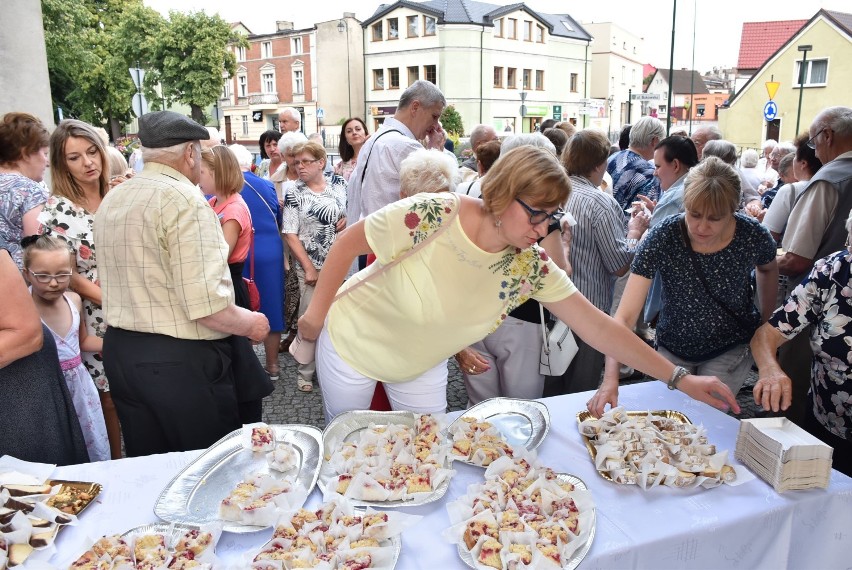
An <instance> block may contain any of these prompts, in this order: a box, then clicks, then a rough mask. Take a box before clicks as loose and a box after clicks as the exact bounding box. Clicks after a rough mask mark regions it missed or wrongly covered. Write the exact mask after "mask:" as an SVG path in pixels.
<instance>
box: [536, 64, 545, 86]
mask: <svg viewBox="0 0 852 570" xmlns="http://www.w3.org/2000/svg"><path fill="white" fill-rule="evenodd" d="M535 88H536V89H538V90H539V91H541V90H542V89H544V70H543V69H536V70H535Z"/></svg>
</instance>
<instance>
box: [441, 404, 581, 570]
mask: <svg viewBox="0 0 852 570" xmlns="http://www.w3.org/2000/svg"><path fill="white" fill-rule="evenodd" d="M483 403H484V402H483ZM556 479H557V480H558V481H560V482H562V483H571V484H572V485H574V488H575V489H579V490H580V491H588V490H589V488H588V487H586V484H585V483H584V482H583V480H582V479H580V478H579V477H576V476H574V475H571V474H569V473H557V474H556ZM591 520H592V530H591V532H589V538H588V539H586V542H585V544H583V546H581V547H580V548H579V549H578V550H576V551H575V552H574V556H573V557H572V558H571V559H570V560H569V561H568V562H567V563H565V564H563V565H562V568H563V570H574V569H575V568H577V566H579V565H580V562H582V561H583V558H585V557H586V554H588V553H589V549H590V548H592V541H594V540H595V529H596V528H597V513H596V511H595V509H592V519H591ZM456 548H457V549H458V551H459V558H461V559H462V562H464V563H465V564H467V565H468V566H470V567H471V568H476V564H474V561H473V555H472V554H471V553H470V550H468V549H467V548H465V545H464V544H462V543H457V544H456Z"/></svg>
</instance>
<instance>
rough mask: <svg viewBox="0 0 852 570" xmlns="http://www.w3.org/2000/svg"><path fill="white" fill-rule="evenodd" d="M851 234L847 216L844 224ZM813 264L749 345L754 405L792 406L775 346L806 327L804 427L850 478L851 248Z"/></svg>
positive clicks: (789, 386)
mask: <svg viewBox="0 0 852 570" xmlns="http://www.w3.org/2000/svg"><path fill="white" fill-rule="evenodd" d="M846 230H847V231H848V232H850V236H852V215H850V216H849V218H848V219H847V220H846ZM850 243H852V242H850V238H847V239H846V244H847V245H846V249H844V250H841V251H838V252H837V253H832V254H831V255H829V256H828V257H824V258H823V259H820V260H817V262H816V263H815V264H814V268H813V269H812V270H811V273H810V275H808V276H807V277H806V278H805V279H804V280H803V281H802V282H801V283H800V284H799V285H798V286H797V287H796V288H795V289H794V290H793V292H792V293H791V294H790V297H789V298H787V301H786V302H785V303H784V304H783V305H781V306H780V307H778V308H777V309H776V310H775V313H774V314H773V315H772V317H771V318H770V319H769V322H767V323H766V324H765V325H763V326H762V327H760V328H759V329H757V333H755V335H754V339H753V340H752V341H751V349H752V352H753V353H754V360H755V361H756V362H757V366H758V370H759V371H760V372H759V379H758V381H757V384H755V386H754V401H755V403H757V404H760V405H761V406H763V408H764V409H765V410H772V411H773V412H777V411H779V410H786V409H787V408H789V407H790V404H791V403H792V394H793V388H792V383H791V381H790V378H789V377H788V376H787V375H786V374H785V373H784V371H783V370H782V369H781V366H780V365H779V364H778V360H777V359H776V357H775V354H776V350H777V349H778V347H779V346H781V345H782V344H784V343H785V342H787V341H788V340H790V339H791V338H793V337H795V336H796V335H798V334H799V333H800V332H802V330H803V329H804V328H805V327H806V326H807V325H814V326H813V328H812V329H811V347H812V348H813V351H814V357H813V361H812V365H811V388H810V390H809V392H808V393H809V394H810V397H811V405H810V406H809V409H808V413H807V416H806V417H805V420H804V423H803V425H802V427H803V428H805V429H806V430H808V431H809V432H810V433H811V434H813V435H814V436H816V437H818V438H819V439H821V440H823V441H824V442H826V443H827V444H829V445H831V446H832V447H833V448H834V454H833V460H832V461H833V467H834V468H835V469H837V470H838V471H840V472H842V473H845V474H846V475H850V476H852V395H850V393H852V386H850V378H852V368H850V364H852V352H850V347H852V293H850V291H852V249H850V246H849V244H850Z"/></svg>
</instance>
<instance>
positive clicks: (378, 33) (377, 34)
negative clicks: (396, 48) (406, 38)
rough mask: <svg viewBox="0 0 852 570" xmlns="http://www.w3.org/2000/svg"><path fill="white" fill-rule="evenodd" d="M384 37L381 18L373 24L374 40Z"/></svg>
mask: <svg viewBox="0 0 852 570" xmlns="http://www.w3.org/2000/svg"><path fill="white" fill-rule="evenodd" d="M383 39H384V33H383V32H382V22H381V20H379V21H378V22H376V23H375V24H373V41H374V42H380V41H382V40H383Z"/></svg>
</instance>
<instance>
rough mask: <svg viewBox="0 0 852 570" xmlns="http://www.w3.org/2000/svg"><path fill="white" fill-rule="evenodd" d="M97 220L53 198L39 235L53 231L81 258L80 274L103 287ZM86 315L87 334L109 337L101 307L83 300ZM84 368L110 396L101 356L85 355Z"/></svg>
mask: <svg viewBox="0 0 852 570" xmlns="http://www.w3.org/2000/svg"><path fill="white" fill-rule="evenodd" d="M94 220H95V216H94V214H91V213H89V212H88V211H86V209H84V208H82V207H80V206H78V205H77V204H75V203H74V202H72V201H71V200H69V199H67V198H63V197H61V196H53V195H51V196H50V197H49V198H48V199H47V203H46V204H45V205H44V210H42V212H41V214H39V216H38V221H39V223H40V227H39V232H41V233H43V232H44V229H42V228H49V229H50V231H51V232H52V234H53V235H55V236H56V237H58V238H60V239H62V240H64V241H65V242H67V243H68V246H69V247H70V248H71V250H72V251H73V252H74V256H75V257H76V258H77V272H78V273H79V274H80V275H82V276H83V277H85V278H86V279H88V280H89V281H91V282H92V283H94V284H95V285H100V281H98V264H97V261H96V258H95V244H94V243H93V241H94V234H93V233H92V224H93V223H94ZM83 313H84V316H83V318H84V319H85V321H86V331H87V332H88V333H89V334H93V335H97V336H99V337H101V338H103V336H104V334H105V333H106V322H105V321H104V315H103V311H102V310H101V306H100V305H96V304H94V303H92V302H91V301H89V300H87V299H83ZM83 364H85V365H86V370H88V371H89V375H90V376H91V377H92V380H94V381H95V386H97V387H98V390H101V391H102V392H108V391H109V382H108V381H107V377H106V376H105V375H104V362H103V358H102V357H101V355H100V354H93V353H90V352H87V353H85V354H84V355H83Z"/></svg>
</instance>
